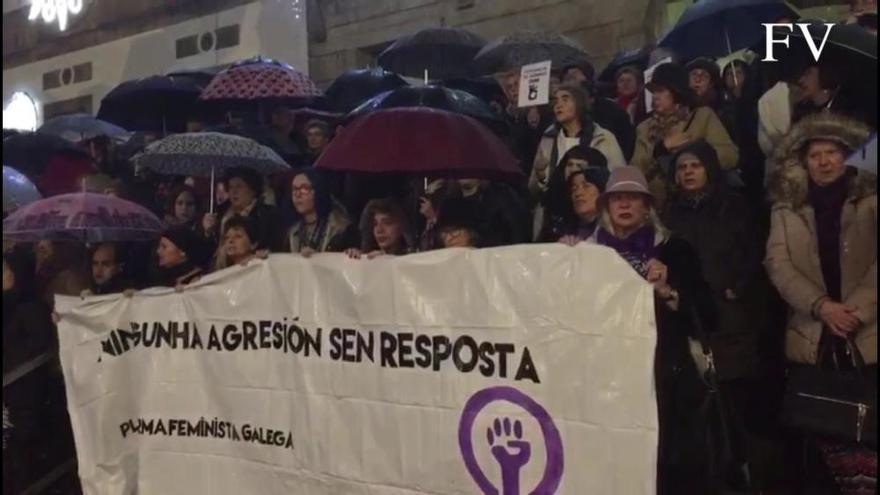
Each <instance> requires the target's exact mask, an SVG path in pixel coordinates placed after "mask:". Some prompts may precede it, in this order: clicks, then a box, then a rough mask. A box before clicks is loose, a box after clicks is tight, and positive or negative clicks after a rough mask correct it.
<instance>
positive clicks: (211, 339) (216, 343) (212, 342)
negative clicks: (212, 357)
mask: <svg viewBox="0 0 880 495" xmlns="http://www.w3.org/2000/svg"><path fill="white" fill-rule="evenodd" d="M208 350H209V351H210V350H214V351H222V350H223V349H222V348H221V347H220V339H219V338H218V337H217V327H215V326H214V325H211V333H210V334H209V335H208Z"/></svg>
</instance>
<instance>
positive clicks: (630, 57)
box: [599, 46, 653, 82]
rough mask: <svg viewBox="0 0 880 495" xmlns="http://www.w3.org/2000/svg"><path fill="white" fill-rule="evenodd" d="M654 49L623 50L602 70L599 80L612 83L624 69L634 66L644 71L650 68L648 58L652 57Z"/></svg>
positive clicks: (648, 47)
mask: <svg viewBox="0 0 880 495" xmlns="http://www.w3.org/2000/svg"><path fill="white" fill-rule="evenodd" d="M652 49H653V47H651V46H646V47H643V48H633V49H632V50H623V51H620V52H618V53H617V55H615V56H614V58H613V59H611V62H608V65H606V66H605V68H604V69H602V72H601V73H600V74H599V80H600V81H604V82H612V80H613V79H614V75H615V74H616V73H617V71H618V70H620V69H621V68H623V67H626V66H628V65H634V66H636V67H638V68H639V69H641V70H642V71H644V70H645V69H647V68H648V58H649V57H650V56H651V50H652Z"/></svg>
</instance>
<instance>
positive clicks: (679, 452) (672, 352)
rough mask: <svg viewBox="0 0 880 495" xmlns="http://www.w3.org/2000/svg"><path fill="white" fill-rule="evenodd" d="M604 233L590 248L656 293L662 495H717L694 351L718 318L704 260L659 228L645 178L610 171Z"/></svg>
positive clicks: (630, 171)
mask: <svg viewBox="0 0 880 495" xmlns="http://www.w3.org/2000/svg"><path fill="white" fill-rule="evenodd" d="M599 212H600V217H599V227H598V228H597V229H596V232H595V234H593V236H592V237H591V238H590V240H589V241H588V242H593V243H596V244H601V245H603V246H608V247H610V248H612V249H614V250H615V251H617V252H618V253H619V254H620V255H621V256H622V257H623V258H624V259H625V260H626V261H628V262H629V264H630V265H632V267H633V269H635V270H636V271H637V272H638V273H639V275H641V276H642V277H644V278H645V279H646V280H647V281H648V282H650V283H651V284H653V285H654V294H655V297H656V304H655V307H656V312H657V315H656V318H657V353H656V358H655V367H654V374H655V380H656V384H657V385H656V386H657V409H658V416H659V423H660V439H659V448H658V472H657V493H658V494H667V493H713V491H712V488H711V483H710V480H709V476H708V466H707V465H706V458H707V457H708V453H707V452H706V448H705V444H704V443H702V442H701V439H700V433H699V430H700V428H699V426H698V422H699V415H698V410H699V409H700V406H701V405H702V404H703V401H704V398H705V392H704V391H705V386H704V385H703V384H702V382H701V381H700V376H699V374H698V372H697V369H696V366H695V364H694V361H693V358H692V357H691V354H690V351H689V341H688V338H689V337H692V336H694V335H696V328H695V325H702V326H703V327H704V328H711V325H712V324H713V323H714V320H715V311H714V306H713V303H712V299H711V291H710V290H709V288H708V286H707V284H706V282H705V281H704V280H703V277H702V274H701V269H700V265H699V262H698V258H697V254H696V252H695V251H694V249H693V248H692V247H691V245H690V244H688V243H687V242H686V241H684V240H682V239H680V238H677V237H675V236H674V235H671V234H670V232H669V231H668V230H666V228H665V227H664V226H663V224H662V223H661V222H660V220H659V217H658V215H657V211H656V209H655V207H654V196H653V195H652V194H651V191H650V189H649V188H648V182H647V180H646V179H645V176H644V175H643V174H642V172H641V170H639V169H638V168H636V167H622V168H618V169H614V170H612V171H611V178H610V179H609V180H608V185H607V187H606V188H605V192H604V193H603V194H602V195H601V196H600V198H599Z"/></svg>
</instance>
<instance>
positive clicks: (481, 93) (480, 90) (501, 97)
mask: <svg viewBox="0 0 880 495" xmlns="http://www.w3.org/2000/svg"><path fill="white" fill-rule="evenodd" d="M439 84H440V86H443V87H445V88H450V89H457V90H459V91H465V92H468V93H470V94H472V95H474V96H476V97H478V98H479V99H481V100H483V101H485V102H486V103H492V102H493V101H495V102H505V101H507V95H505V94H504V90H503V89H501V85H499V84H498V81H496V80H495V78H494V77H491V76H482V77H472V78H464V79H447V80H445V81H441V82H440V83H439Z"/></svg>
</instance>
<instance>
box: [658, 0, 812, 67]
mask: <svg viewBox="0 0 880 495" xmlns="http://www.w3.org/2000/svg"><path fill="white" fill-rule="evenodd" d="M783 17H789V18H792V19H797V18H798V17H799V16H798V13H797V12H795V10H794V9H792V8H791V7H790V6H789V5H788V4H787V3H786V2H784V1H783V0H700V1H699V2H696V3H694V4H693V5H690V6H689V7H688V8H687V9H685V11H684V13H683V14H682V15H681V17H680V18H679V19H678V22H676V23H675V26H673V27H672V29H671V30H670V31H669V32H668V33H666V35H664V36H663V38H662V39H661V40H660V42H659V43H658V46H660V47H663V48H669V49H671V50H673V51H674V52H675V53H676V54H678V55H680V56H682V57H683V59H684V60H691V59H693V58H696V57H701V56H710V57H720V56H724V55H729V54H731V53H733V52H735V51H737V50H741V49H743V48H747V47H749V46H752V45H753V44H755V43H756V42H757V41H758V40H761V39H763V38H764V36H765V29H764V26H763V23H770V22H776V21H777V20H779V19H780V18H783Z"/></svg>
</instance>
